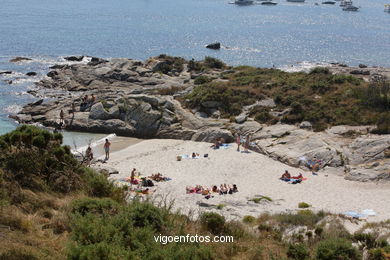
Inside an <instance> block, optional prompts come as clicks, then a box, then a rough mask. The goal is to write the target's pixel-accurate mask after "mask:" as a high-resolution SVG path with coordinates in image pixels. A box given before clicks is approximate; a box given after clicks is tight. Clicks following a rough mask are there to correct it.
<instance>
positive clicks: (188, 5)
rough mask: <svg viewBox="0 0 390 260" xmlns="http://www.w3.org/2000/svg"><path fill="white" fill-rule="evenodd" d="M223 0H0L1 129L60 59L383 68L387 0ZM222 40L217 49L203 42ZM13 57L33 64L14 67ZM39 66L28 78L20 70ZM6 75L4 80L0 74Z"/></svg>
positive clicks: (389, 34) (387, 56) (389, 49)
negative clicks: (345, 5)
mask: <svg viewBox="0 0 390 260" xmlns="http://www.w3.org/2000/svg"><path fill="white" fill-rule="evenodd" d="M228 2H229V1H225V0H164V1H162V0H113V1H103V0H67V1H60V0H29V1H25V0H2V1H1V8H0V35H1V37H0V71H4V70H12V71H15V72H16V73H14V74H12V75H10V76H5V75H0V133H4V132H6V131H9V130H10V129H13V127H14V126H15V125H14V124H13V123H12V121H10V120H8V119H7V115H8V114H9V113H12V111H13V112H15V111H17V109H18V106H20V105H21V104H24V103H26V102H31V101H32V100H33V98H32V97H31V96H30V95H28V94H27V93H26V91H27V90H28V89H29V88H32V87H33V82H34V81H36V80H38V79H39V77H42V76H43V75H45V73H46V72H47V70H48V67H49V66H50V65H52V64H54V63H55V62H56V61H58V60H59V57H60V56H64V55H77V54H82V55H91V56H99V57H105V58H110V57H132V58H138V59H146V58H148V57H150V56H154V55H158V54H161V53H166V54H169V55H176V56H183V57H186V58H195V59H201V58H203V57H204V56H214V57H217V58H220V59H222V60H224V61H225V62H227V63H229V64H232V65H242V64H248V65H253V66H272V65H276V66H283V65H287V64H294V63H297V62H302V61H307V62H335V61H337V62H343V63H347V64H351V65H357V64H359V63H365V64H369V65H380V66H390V14H388V13H385V12H383V9H384V6H383V5H384V4H385V3H389V2H390V1H389V0H356V1H354V3H355V5H357V6H360V7H361V10H360V11H359V12H343V11H342V10H341V8H340V7H339V6H338V3H336V5H334V6H328V5H321V4H319V5H318V6H316V5H314V3H316V2H319V1H315V0H307V1H306V3H304V4H296V3H288V2H286V1H281V0H276V2H278V5H277V6H261V5H253V6H236V5H232V4H228ZM215 41H220V42H221V43H222V45H223V46H226V47H227V48H223V49H221V50H219V51H213V50H208V49H206V48H204V46H205V45H206V44H208V43H211V42H215ZM14 56H27V57H32V58H33V59H34V62H27V63H19V64H11V63H9V62H8V60H9V59H10V58H12V57H14ZM28 71H36V72H38V74H39V76H38V77H36V78H28V77H25V76H24V73H26V72H28ZM10 79H12V80H13V81H14V82H13V84H11V85H9V84H7V83H5V82H4V80H10Z"/></svg>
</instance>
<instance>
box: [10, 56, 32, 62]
mask: <svg viewBox="0 0 390 260" xmlns="http://www.w3.org/2000/svg"><path fill="white" fill-rule="evenodd" d="M29 60H31V59H30V58H26V57H15V58H13V59H10V60H9V62H21V61H29Z"/></svg>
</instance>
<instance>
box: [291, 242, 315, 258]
mask: <svg viewBox="0 0 390 260" xmlns="http://www.w3.org/2000/svg"><path fill="white" fill-rule="evenodd" d="M287 256H288V257H289V258H291V259H295V260H305V259H308V258H309V256H310V253H309V250H308V249H307V247H306V246H305V245H304V244H302V243H300V244H290V245H289V246H288V251H287Z"/></svg>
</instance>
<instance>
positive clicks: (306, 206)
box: [298, 202, 311, 209]
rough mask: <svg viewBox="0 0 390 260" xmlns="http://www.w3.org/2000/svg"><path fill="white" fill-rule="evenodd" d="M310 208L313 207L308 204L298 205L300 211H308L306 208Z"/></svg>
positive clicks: (301, 203)
mask: <svg viewBox="0 0 390 260" xmlns="http://www.w3.org/2000/svg"><path fill="white" fill-rule="evenodd" d="M310 207H311V205H310V204H308V203H306V202H300V203H299V204H298V208H300V209H306V208H310Z"/></svg>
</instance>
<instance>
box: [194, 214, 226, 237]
mask: <svg viewBox="0 0 390 260" xmlns="http://www.w3.org/2000/svg"><path fill="white" fill-rule="evenodd" d="M200 222H201V224H202V225H203V227H204V228H206V229H207V230H209V231H210V232H211V233H213V234H215V235H218V234H221V233H222V231H223V229H224V227H225V217H224V216H221V215H219V214H217V213H214V212H205V213H203V214H202V215H201V216H200Z"/></svg>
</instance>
